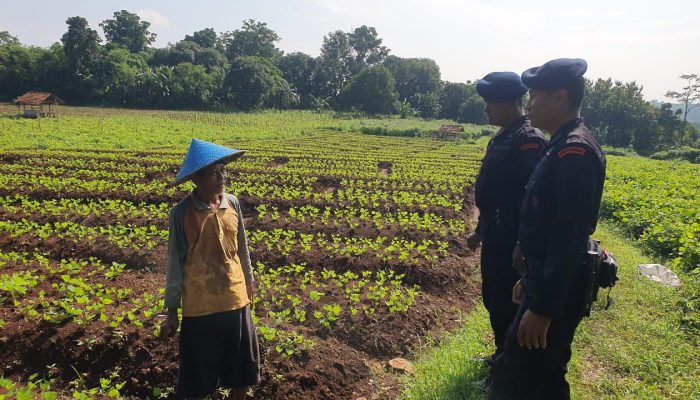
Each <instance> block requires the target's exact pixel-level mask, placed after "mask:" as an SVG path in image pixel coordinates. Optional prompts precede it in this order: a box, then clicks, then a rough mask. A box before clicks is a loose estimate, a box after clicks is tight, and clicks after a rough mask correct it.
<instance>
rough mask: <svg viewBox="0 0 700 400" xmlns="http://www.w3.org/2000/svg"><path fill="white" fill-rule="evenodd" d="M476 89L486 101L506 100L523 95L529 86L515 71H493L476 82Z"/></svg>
mask: <svg viewBox="0 0 700 400" xmlns="http://www.w3.org/2000/svg"><path fill="white" fill-rule="evenodd" d="M476 91H477V92H478V93H479V96H481V97H483V98H484V100H486V101H495V102H504V101H511V100H515V99H519V98H521V97H523V95H524V94H525V92H527V86H525V85H523V83H522V82H521V81H520V77H519V76H518V74H516V73H515V72H491V73H490V74H488V75H486V76H485V77H483V79H479V80H478V81H477V82H476Z"/></svg>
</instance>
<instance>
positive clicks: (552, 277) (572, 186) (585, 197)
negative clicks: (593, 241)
mask: <svg viewBox="0 0 700 400" xmlns="http://www.w3.org/2000/svg"><path fill="white" fill-rule="evenodd" d="M555 157H556V159H555V161H554V162H555V168H556V173H555V176H556V193H555V197H556V208H557V215H556V217H555V219H554V224H553V226H552V230H551V232H549V237H550V240H549V247H548V248H547V256H546V263H545V266H544V271H543V273H544V276H543V280H542V284H541V286H540V288H539V289H538V291H537V294H536V296H535V299H534V301H533V303H532V305H531V306H530V309H531V310H532V311H533V312H535V313H537V314H540V315H544V316H547V317H550V318H556V317H558V316H559V315H561V312H562V310H563V307H564V302H565V300H566V296H567V294H568V292H569V289H570V287H571V285H572V283H573V280H574V277H575V276H576V269H577V268H578V264H579V261H580V260H581V257H582V255H583V253H584V252H585V251H586V245H587V239H588V235H589V225H590V221H591V214H592V213H594V212H595V200H594V198H595V196H596V189H595V188H596V175H595V168H596V166H595V159H594V155H593V154H592V150H591V149H590V148H586V147H584V146H581V145H568V146H566V147H564V148H563V149H562V150H560V151H559V152H558V153H557V154H556V155H555Z"/></svg>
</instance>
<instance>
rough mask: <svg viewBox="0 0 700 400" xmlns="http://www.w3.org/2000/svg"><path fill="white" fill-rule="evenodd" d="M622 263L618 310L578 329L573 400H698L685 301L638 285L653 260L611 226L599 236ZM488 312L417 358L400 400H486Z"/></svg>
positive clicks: (699, 385)
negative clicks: (642, 267)
mask: <svg viewBox="0 0 700 400" xmlns="http://www.w3.org/2000/svg"><path fill="white" fill-rule="evenodd" d="M594 236H595V237H596V238H598V239H601V240H602V242H603V245H604V246H605V247H606V248H608V249H610V251H612V252H613V253H614V254H615V256H616V258H617V259H618V261H619V262H620V265H621V269H620V277H621V280H620V282H618V284H617V286H616V287H615V288H614V289H613V291H612V295H613V297H614V298H615V300H616V304H615V305H614V306H613V307H612V308H611V309H610V310H607V311H605V310H602V304H603V303H604V297H605V296H604V295H602V297H603V299H602V300H603V301H599V302H598V304H597V306H598V307H597V309H596V310H595V311H594V313H593V315H592V317H591V318H587V319H585V320H584V322H583V323H582V324H581V326H580V327H579V329H578V331H577V333H576V338H575V340H574V349H573V353H574V354H573V358H572V361H571V363H570V364H569V367H570V372H569V375H568V378H569V382H570V383H571V391H572V398H574V399H583V400H586V399H700V357H698V355H699V354H700V349H699V347H700V346H699V345H700V341H699V340H698V339H699V338H698V337H697V336H693V335H692V334H690V333H685V332H683V331H682V330H681V328H680V318H681V316H682V313H681V311H680V308H679V307H678V304H679V302H680V301H681V299H682V294H681V292H679V291H678V290H676V289H671V288H666V287H663V286H661V285H659V284H656V283H653V282H651V281H648V280H646V279H642V278H638V277H637V273H636V266H637V265H638V264H642V263H648V262H650V261H651V260H650V259H649V258H648V257H646V256H644V255H643V254H642V253H641V252H640V250H638V249H637V248H635V247H634V246H633V245H631V244H630V241H629V240H627V239H624V238H623V236H622V235H621V234H620V233H619V232H617V231H616V229H615V228H614V227H613V226H611V225H609V224H605V223H603V224H601V225H600V226H599V228H598V231H597V232H596V234H595V235H594ZM490 340H491V339H490V328H489V324H488V315H487V314H486V311H485V310H484V309H483V306H481V307H478V308H476V309H475V311H474V312H473V313H471V314H470V315H469V316H467V318H466V319H465V321H464V326H463V328H461V329H460V330H459V331H458V332H456V333H455V334H453V335H451V336H449V338H448V339H447V340H445V341H444V342H443V343H442V345H441V346H440V347H437V348H433V349H430V350H428V351H426V352H424V353H423V354H421V355H420V356H419V359H418V360H417V362H416V370H417V372H416V375H415V376H414V377H412V378H410V379H406V380H405V382H404V384H405V391H404V393H403V399H406V400H408V399H450V400H452V399H455V400H456V399H460V400H461V399H485V398H486V394H485V392H484V391H482V390H480V389H479V387H478V385H476V384H475V383H474V382H478V381H479V380H480V379H482V378H483V377H484V376H485V374H486V370H485V368H484V367H483V366H482V365H480V364H479V363H476V362H474V361H473V359H474V358H476V357H479V356H483V355H487V354H490V353H491V352H492V348H491V343H490Z"/></svg>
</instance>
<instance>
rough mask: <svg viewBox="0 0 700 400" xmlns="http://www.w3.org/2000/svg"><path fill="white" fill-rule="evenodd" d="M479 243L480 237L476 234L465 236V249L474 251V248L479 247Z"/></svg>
mask: <svg viewBox="0 0 700 400" xmlns="http://www.w3.org/2000/svg"><path fill="white" fill-rule="evenodd" d="M480 243H481V236H479V234H478V233H476V232H473V233H471V234H469V236H467V247H468V248H469V250H471V251H476V248H477V247H479V244H480Z"/></svg>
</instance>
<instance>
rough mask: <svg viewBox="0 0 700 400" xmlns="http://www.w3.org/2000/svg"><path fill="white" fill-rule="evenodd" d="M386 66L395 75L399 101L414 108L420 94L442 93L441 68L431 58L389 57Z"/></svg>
mask: <svg viewBox="0 0 700 400" xmlns="http://www.w3.org/2000/svg"><path fill="white" fill-rule="evenodd" d="M384 65H386V67H387V68H389V70H390V71H391V72H392V73H393V74H394V79H395V80H396V90H398V92H399V99H400V100H408V101H409V102H410V103H411V105H412V106H413V107H414V108H417V106H418V105H417V104H416V103H415V101H416V99H417V98H416V97H415V96H416V95H417V94H418V93H423V94H426V93H439V92H440V83H441V81H440V67H438V65H437V64H436V63H435V61H433V60H431V59H429V58H400V57H396V56H389V57H387V59H386V61H385V62H384Z"/></svg>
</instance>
